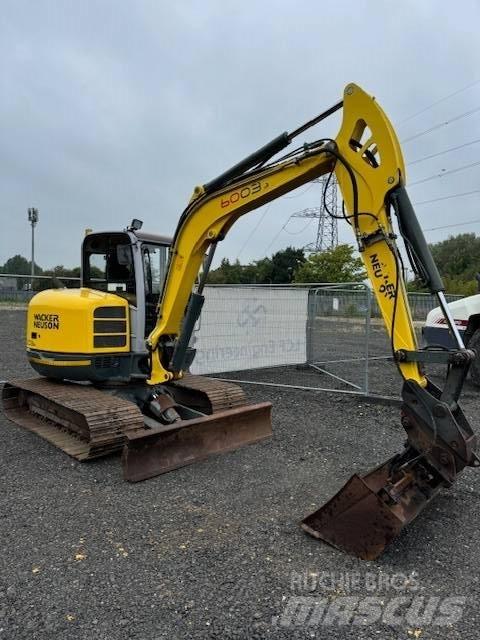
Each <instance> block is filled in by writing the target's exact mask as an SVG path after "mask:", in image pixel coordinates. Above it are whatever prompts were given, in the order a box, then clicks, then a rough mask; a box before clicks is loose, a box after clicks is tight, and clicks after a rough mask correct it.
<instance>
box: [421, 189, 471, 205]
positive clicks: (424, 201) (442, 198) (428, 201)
mask: <svg viewBox="0 0 480 640" xmlns="http://www.w3.org/2000/svg"><path fill="white" fill-rule="evenodd" d="M474 193H480V189H474V190H473V191H464V192H463V193H452V194H451V195H449V196H441V197H440V198H432V200H422V201H421V202H414V203H413V204H414V205H415V206H416V207H419V206H421V205H422V204H430V203H431V202H439V201H440V200H451V199H452V198H461V197H463V196H471V195H473V194H474Z"/></svg>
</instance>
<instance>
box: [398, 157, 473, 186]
mask: <svg viewBox="0 0 480 640" xmlns="http://www.w3.org/2000/svg"><path fill="white" fill-rule="evenodd" d="M479 164H480V160H477V162H470V164H465V165H464V166H463V167H457V168H456V169H449V170H448V171H443V172H442V173H436V174H435V175H433V176H428V178H423V179H422V180H417V181H416V182H410V186H411V187H413V186H414V185H416V184H422V183H423V182H429V181H430V180H435V179H436V178H443V176H448V175H450V174H452V173H458V172H459V171H465V169H470V167H476V166H477V165H479Z"/></svg>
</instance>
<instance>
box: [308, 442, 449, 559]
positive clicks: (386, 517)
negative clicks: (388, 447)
mask: <svg viewBox="0 0 480 640" xmlns="http://www.w3.org/2000/svg"><path fill="white" fill-rule="evenodd" d="M408 453H409V454H410V452H408ZM410 455H411V454H410ZM401 458H403V456H402V457H401V456H399V455H396V456H394V457H393V458H391V459H390V460H388V461H387V462H386V463H385V464H383V465H381V466H380V467H377V468H376V469H375V470H373V471H371V472H370V473H368V474H367V475H365V476H363V477H360V476H358V475H353V476H352V477H351V478H350V480H349V481H348V482H347V483H346V484H345V485H344V486H343V487H342V489H340V491H339V492H338V493H337V494H336V495H335V496H334V497H333V498H332V499H331V500H329V501H328V502H327V503H326V504H325V505H324V506H323V507H321V508H320V509H318V510H317V511H315V512H314V513H312V514H311V515H309V516H307V517H306V518H305V519H304V520H303V521H302V528H303V529H304V530H305V531H306V532H307V533H309V534H310V535H312V536H314V537H315V538H317V539H319V540H323V541H324V542H327V543H328V544H330V545H332V546H333V547H336V548H338V549H341V550H342V551H346V552H347V553H350V554H352V555H354V556H357V557H358V558H362V559H363V560H374V559H375V558H377V557H378V556H380V555H381V554H382V553H383V551H384V550H385V548H386V547H387V545H389V544H390V543H391V542H392V541H393V540H394V539H395V538H396V537H397V536H398V534H399V533H400V531H401V530H402V529H403V527H405V526H406V525H407V524H408V523H409V522H411V521H412V520H413V519H414V518H415V517H416V516H417V515H418V514H419V513H420V511H421V510H422V509H423V508H424V507H425V506H426V505H427V504H428V502H430V500H431V499H432V498H433V497H434V496H435V495H436V494H437V493H438V491H439V489H440V488H441V486H442V481H441V479H440V478H439V477H438V475H437V474H436V473H435V472H434V470H433V469H431V468H429V466H428V464H426V463H425V461H424V460H423V461H422V460H419V458H418V456H417V457H416V458H414V459H413V460H412V464H411V465H408V463H407V464H406V465H400V467H404V468H403V469H402V470H401V471H400V472H399V471H398V469H399V464H398V463H399V459H401ZM400 461H401V460H400ZM393 468H396V469H397V471H396V472H393Z"/></svg>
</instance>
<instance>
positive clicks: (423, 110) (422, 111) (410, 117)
mask: <svg viewBox="0 0 480 640" xmlns="http://www.w3.org/2000/svg"><path fill="white" fill-rule="evenodd" d="M479 83H480V80H475V82H472V83H471V84H467V85H466V86H465V87H462V88H461V89H457V91H454V92H453V93H449V94H448V95H447V96H444V97H443V98H440V99H439V100H435V102H432V103H431V104H429V105H428V106H427V107H424V108H423V109H420V110H419V111H416V112H415V113H412V115H411V116H407V117H406V118H404V119H403V120H400V122H399V123H398V124H399V125H401V124H403V123H404V122H408V120H411V119H412V118H416V117H417V116H419V115H420V114H422V113H425V111H428V110H429V109H431V108H432V107H436V106H437V104H440V103H441V102H445V100H448V98H453V96H457V95H458V94H459V93H462V92H463V91H466V90H467V89H470V88H471V87H474V86H475V85H477V84H479Z"/></svg>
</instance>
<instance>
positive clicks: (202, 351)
mask: <svg viewBox="0 0 480 640" xmlns="http://www.w3.org/2000/svg"><path fill="white" fill-rule="evenodd" d="M307 312H308V290H307V289H299V288H285V289H283V288H276V287H268V286H267V287H249V286H238V287H207V288H206V290H205V305H204V307H203V311H202V317H201V321H200V328H199V330H198V331H197V332H196V336H195V343H194V345H193V346H194V347H195V348H196V349H197V355H196V357H195V360H194V363H193V365H192V368H191V371H192V373H196V374H205V373H219V372H224V371H242V370H245V369H256V368H260V367H272V366H278V365H288V364H300V363H304V362H305V361H306V358H307V355H306V348H307V347H306V326H307Z"/></svg>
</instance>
